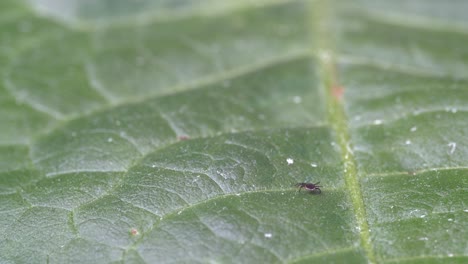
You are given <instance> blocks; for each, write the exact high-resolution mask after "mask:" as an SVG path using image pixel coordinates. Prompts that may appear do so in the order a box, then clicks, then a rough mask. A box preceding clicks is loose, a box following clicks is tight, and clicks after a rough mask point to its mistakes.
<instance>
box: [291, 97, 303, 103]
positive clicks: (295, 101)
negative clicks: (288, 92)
mask: <svg viewBox="0 0 468 264" xmlns="http://www.w3.org/2000/svg"><path fill="white" fill-rule="evenodd" d="M293 102H294V103H295V104H300V103H301V102H302V98H301V97H300V96H297V95H296V96H294V97H293Z"/></svg>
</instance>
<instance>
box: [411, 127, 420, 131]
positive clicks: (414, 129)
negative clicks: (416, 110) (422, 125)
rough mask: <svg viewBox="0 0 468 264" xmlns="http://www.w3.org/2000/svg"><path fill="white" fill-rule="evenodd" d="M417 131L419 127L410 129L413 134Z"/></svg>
mask: <svg viewBox="0 0 468 264" xmlns="http://www.w3.org/2000/svg"><path fill="white" fill-rule="evenodd" d="M416 130H418V127H415V126H414V127H412V128H411V129H410V131H411V132H416Z"/></svg>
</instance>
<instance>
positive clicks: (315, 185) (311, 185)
mask: <svg viewBox="0 0 468 264" xmlns="http://www.w3.org/2000/svg"><path fill="white" fill-rule="evenodd" d="M319 183H320V182H316V183H309V182H299V183H296V187H299V192H300V191H301V190H302V188H304V189H306V191H309V192H315V191H318V193H322V190H320V187H322V186H320V185H318V184H319Z"/></svg>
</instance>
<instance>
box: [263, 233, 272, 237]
mask: <svg viewBox="0 0 468 264" xmlns="http://www.w3.org/2000/svg"><path fill="white" fill-rule="evenodd" d="M264 236H265V237H266V238H271V237H272V236H273V234H272V233H265V235H264Z"/></svg>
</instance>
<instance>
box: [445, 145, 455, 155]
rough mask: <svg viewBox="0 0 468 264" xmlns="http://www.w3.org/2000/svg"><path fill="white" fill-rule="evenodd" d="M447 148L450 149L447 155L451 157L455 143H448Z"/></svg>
mask: <svg viewBox="0 0 468 264" xmlns="http://www.w3.org/2000/svg"><path fill="white" fill-rule="evenodd" d="M447 146H449V147H450V151H449V154H450V155H452V154H453V152H455V149H456V148H457V143H455V142H450V143H448V144H447Z"/></svg>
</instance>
